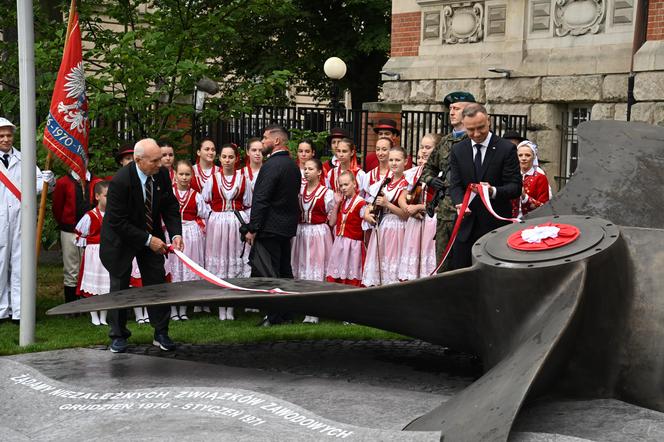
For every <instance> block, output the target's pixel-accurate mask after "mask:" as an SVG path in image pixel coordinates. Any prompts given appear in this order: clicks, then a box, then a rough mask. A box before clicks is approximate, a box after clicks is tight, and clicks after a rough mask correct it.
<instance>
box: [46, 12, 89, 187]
mask: <svg viewBox="0 0 664 442" xmlns="http://www.w3.org/2000/svg"><path fill="white" fill-rule="evenodd" d="M72 8H73V9H72V11H70V26H69V28H68V30H67V31H68V34H67V37H66V44H65V51H64V54H63V55H62V63H60V70H59V71H58V78H57V80H56V81H55V88H54V90H53V98H51V108H50V112H49V114H48V119H47V121H46V128H45V129H44V146H45V147H46V148H47V149H49V150H50V151H52V152H53V153H54V154H55V155H57V156H58V158H60V159H61V160H62V161H63V162H64V163H65V164H66V165H67V166H68V167H70V168H71V169H72V170H73V171H74V172H76V173H77V174H78V176H80V177H85V172H86V169H87V165H88V137H89V134H90V121H89V119H88V97H87V95H86V94H85V72H84V70H83V51H82V49H81V28H80V27H79V24H78V12H76V6H75V2H72Z"/></svg>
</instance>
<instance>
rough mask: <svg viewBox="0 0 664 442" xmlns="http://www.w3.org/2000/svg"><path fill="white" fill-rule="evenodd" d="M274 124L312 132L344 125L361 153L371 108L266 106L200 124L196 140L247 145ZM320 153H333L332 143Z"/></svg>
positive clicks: (218, 143)
mask: <svg viewBox="0 0 664 442" xmlns="http://www.w3.org/2000/svg"><path fill="white" fill-rule="evenodd" d="M270 124H279V125H281V126H284V127H285V128H286V129H287V130H291V129H300V130H310V131H312V132H323V131H327V132H329V131H330V130H331V129H332V128H334V127H341V128H343V129H345V130H346V131H348V133H349V134H350V137H351V138H352V139H353V141H354V142H355V145H356V146H357V148H358V151H359V152H360V153H362V154H364V153H365V151H366V146H367V130H366V128H367V124H368V111H365V110H357V109H348V110H343V109H342V110H339V109H331V108H318V107H299V106H298V107H293V106H291V107H270V106H262V107H258V108H256V109H255V110H254V111H253V112H252V113H250V114H244V115H241V116H239V117H235V118H230V119H228V120H221V119H220V120H217V121H214V122H211V123H205V124H202V125H200V126H199V127H198V128H197V131H196V140H200V139H201V138H202V137H203V136H208V137H210V138H212V139H213V140H214V141H215V142H216V143H217V145H221V144H224V143H235V144H237V145H240V146H244V145H245V143H246V141H247V140H248V139H249V138H251V137H260V136H261V135H262V130H263V128H264V127H265V126H268V125H270ZM320 154H321V155H330V152H329V146H326V147H325V151H324V152H321V153H320Z"/></svg>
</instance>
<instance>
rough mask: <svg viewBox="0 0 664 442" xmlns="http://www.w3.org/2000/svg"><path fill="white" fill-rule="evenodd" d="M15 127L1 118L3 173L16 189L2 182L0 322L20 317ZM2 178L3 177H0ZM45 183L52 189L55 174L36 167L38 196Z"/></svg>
mask: <svg viewBox="0 0 664 442" xmlns="http://www.w3.org/2000/svg"><path fill="white" fill-rule="evenodd" d="M15 129H16V127H15V126H14V125H13V124H12V123H11V122H10V121H9V120H7V119H6V118H1V117H0V173H2V174H4V176H6V177H7V178H8V179H9V181H10V183H11V184H13V186H14V187H15V189H14V191H12V189H10V187H8V186H7V184H6V183H5V182H4V181H3V180H0V320H3V319H9V318H11V319H12V320H13V321H16V322H18V320H19V319H20V318H21V201H20V200H19V198H18V196H17V195H15V192H16V190H18V191H20V189H21V152H19V151H18V150H16V149H15V148H14V146H13V145H14V130H15ZM0 178H2V177H0ZM44 181H46V182H48V183H49V191H52V190H53V186H54V184H55V177H54V175H53V172H51V171H50V170H45V171H44V172H41V171H40V170H39V168H37V183H36V185H37V193H40V192H41V190H42V185H43V183H44Z"/></svg>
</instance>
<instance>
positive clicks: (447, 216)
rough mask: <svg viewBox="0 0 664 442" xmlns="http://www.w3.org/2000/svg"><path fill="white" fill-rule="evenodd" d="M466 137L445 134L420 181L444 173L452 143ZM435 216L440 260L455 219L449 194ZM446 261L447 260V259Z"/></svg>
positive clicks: (446, 183)
mask: <svg viewBox="0 0 664 442" xmlns="http://www.w3.org/2000/svg"><path fill="white" fill-rule="evenodd" d="M466 138H467V135H466V133H465V132H464V133H462V134H461V135H458V136H456V137H455V136H454V133H449V134H447V135H445V136H444V137H443V138H442V139H441V140H440V142H439V143H438V144H437V145H436V147H435V148H434V150H433V151H432V152H431V156H430V157H429V159H428V160H427V162H426V164H425V165H424V169H423V170H422V176H421V177H420V181H422V182H424V183H426V184H429V183H430V181H431V180H432V179H434V178H436V177H437V176H438V174H439V173H440V172H443V174H445V173H446V172H447V170H448V166H449V160H450V152H451V151H452V145H453V144H456V143H458V142H459V141H462V140H465V139H466ZM441 178H442V179H443V180H444V181H445V186H446V187H447V186H449V182H448V178H449V177H447V176H441ZM436 218H437V223H436V261H437V262H440V260H441V259H442V258H443V252H444V251H445V246H447V243H448V241H449V240H450V236H451V235H452V228H453V227H454V221H455V219H456V208H455V207H454V204H452V199H451V198H450V197H449V195H446V196H445V198H444V199H443V200H442V201H441V202H440V203H439V204H438V207H437V208H436ZM447 262H449V259H448V261H447ZM445 270H448V264H447V263H446V264H445V265H443V267H441V269H440V270H439V272H444V271H445Z"/></svg>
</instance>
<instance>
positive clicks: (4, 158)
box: [0, 153, 9, 167]
mask: <svg viewBox="0 0 664 442" xmlns="http://www.w3.org/2000/svg"><path fill="white" fill-rule="evenodd" d="M0 160H1V161H2V163H3V164H4V165H5V167H9V154H8V153H3V154H2V158H0Z"/></svg>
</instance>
